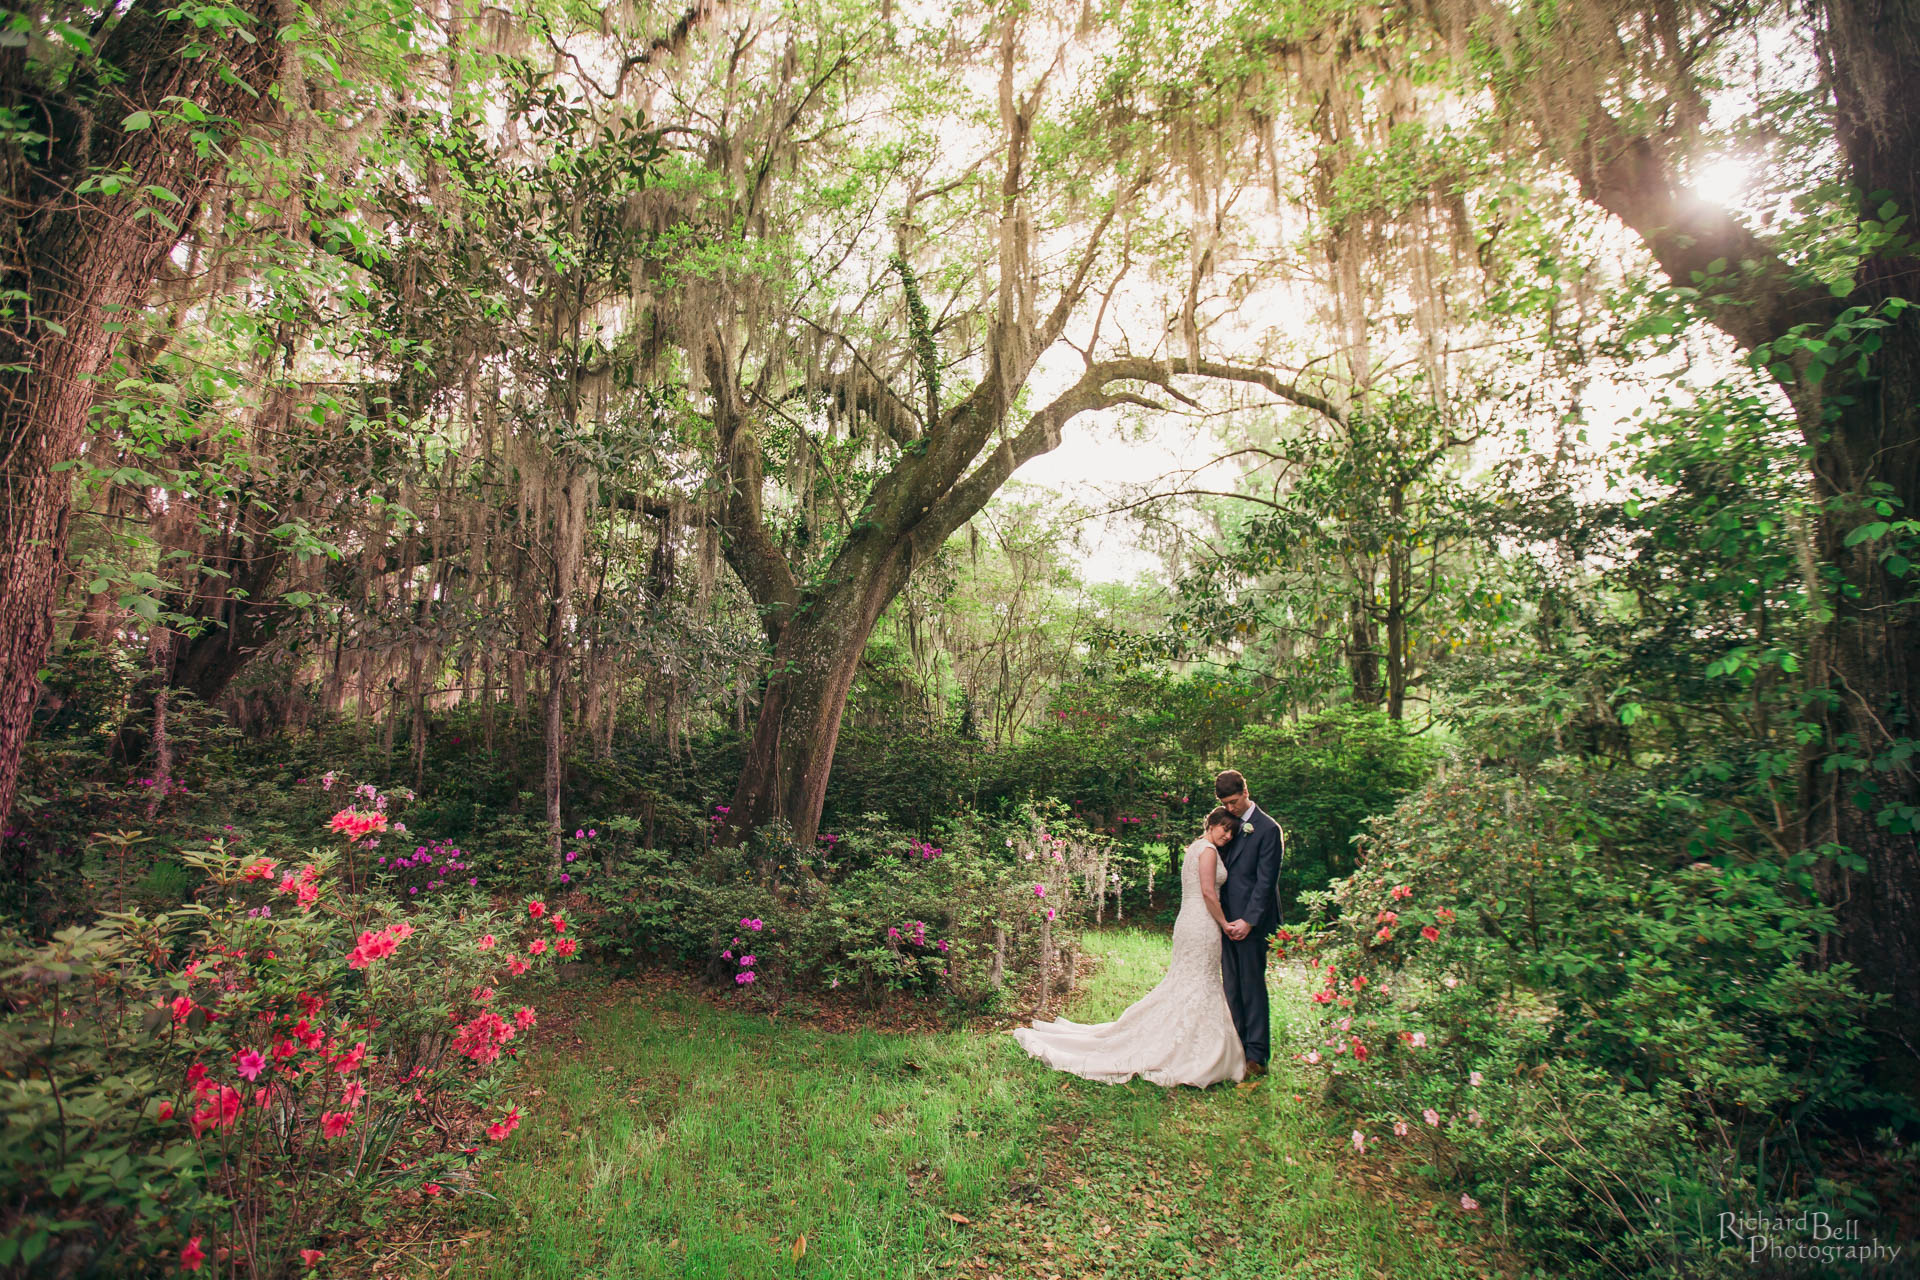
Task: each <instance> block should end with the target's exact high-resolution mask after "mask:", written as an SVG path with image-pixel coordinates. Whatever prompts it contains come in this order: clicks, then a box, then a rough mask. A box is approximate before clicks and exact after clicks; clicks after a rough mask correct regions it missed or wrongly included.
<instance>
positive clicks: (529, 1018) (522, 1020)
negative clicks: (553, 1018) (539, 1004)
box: [513, 1004, 539, 1031]
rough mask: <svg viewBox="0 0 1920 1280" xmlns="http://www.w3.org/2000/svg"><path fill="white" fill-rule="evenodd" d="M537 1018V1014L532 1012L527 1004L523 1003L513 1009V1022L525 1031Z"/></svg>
mask: <svg viewBox="0 0 1920 1280" xmlns="http://www.w3.org/2000/svg"><path fill="white" fill-rule="evenodd" d="M538 1020H539V1015H537V1014H536V1013H534V1011H533V1009H532V1008H531V1007H530V1006H528V1005H524V1004H523V1005H521V1006H520V1007H519V1008H518V1009H515V1010H514V1011H513V1021H514V1024H515V1025H516V1026H518V1027H519V1028H520V1029H521V1030H522V1031H525V1030H526V1029H527V1028H528V1027H530V1026H532V1025H533V1024H534V1023H535V1022H536V1021H538Z"/></svg>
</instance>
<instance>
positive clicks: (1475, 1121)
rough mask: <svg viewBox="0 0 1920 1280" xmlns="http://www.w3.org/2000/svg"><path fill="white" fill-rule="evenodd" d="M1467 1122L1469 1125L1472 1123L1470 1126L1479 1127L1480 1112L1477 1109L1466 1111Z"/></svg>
mask: <svg viewBox="0 0 1920 1280" xmlns="http://www.w3.org/2000/svg"><path fill="white" fill-rule="evenodd" d="M1467 1123H1468V1124H1470V1125H1472V1126H1473V1127H1474V1128H1476V1129H1477V1128H1479V1127H1480V1113H1479V1112H1478V1111H1469V1112H1467Z"/></svg>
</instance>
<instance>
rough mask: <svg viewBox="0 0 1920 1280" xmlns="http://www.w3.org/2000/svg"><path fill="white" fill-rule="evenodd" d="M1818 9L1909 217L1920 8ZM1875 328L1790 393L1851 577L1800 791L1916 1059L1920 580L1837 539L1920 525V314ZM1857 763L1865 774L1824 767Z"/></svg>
mask: <svg viewBox="0 0 1920 1280" xmlns="http://www.w3.org/2000/svg"><path fill="white" fill-rule="evenodd" d="M1823 8H1824V16H1825V19H1826V23H1825V25H1826V32H1825V38H1824V40H1823V41H1822V44H1823V46H1824V52H1825V54H1826V57H1827V60H1828V62H1829V65H1830V67H1831V68H1832V78H1833V88H1834V101H1835V106H1836V107H1837V108H1838V109H1837V110H1836V112H1835V122H1836V131H1837V133H1838V135H1839V141H1840V144H1841V147H1842V148H1843V149H1844V151H1845V152H1846V155H1847V159H1848V163H1849V168H1850V169H1851V171H1852V175H1851V176H1852V179H1853V185H1854V187H1855V189H1856V190H1857V191H1858V192H1859V193H1860V196H1861V202H1862V206H1863V208H1862V216H1863V217H1867V218H1875V217H1878V206H1879V204H1880V203H1881V202H1882V201H1884V200H1886V199H1888V198H1891V199H1892V201H1893V203H1894V204H1895V205H1897V206H1898V208H1899V211H1900V213H1901V214H1903V215H1904V216H1906V217H1907V218H1908V219H1909V221H1911V220H1912V219H1913V218H1915V217H1916V216H1920V112H1916V111H1915V110H1914V107H1913V105H1912V103H1911V102H1909V101H1908V100H1906V98H1905V97H1904V96H1903V94H1904V86H1907V85H1910V84H1912V83H1913V80H1914V77H1915V75H1916V74H1920V11H1916V10H1915V9H1914V7H1913V6H1912V5H1910V4H1904V3H1899V2H1898V0H1867V2H1865V3H1848V4H1827V5H1825V6H1823ZM1913 272H1914V259H1913V257H1911V256H1910V253H1909V254H1901V255H1899V256H1881V257H1875V258H1870V259H1868V260H1867V261H1866V262H1865V263H1864V264H1863V266H1862V269H1861V272H1860V278H1859V280H1858V282H1857V287H1856V289H1855V291H1854V293H1853V294H1852V295H1850V296H1849V297H1847V298H1846V299H1845V302H1846V303H1847V304H1852V305H1868V306H1871V305H1876V304H1878V303H1881V302H1883V301H1885V300H1886V299H1889V298H1903V299H1913V298H1914V297H1915V288H1914V279H1913ZM1882 333H1883V335H1884V342H1883V345H1882V347H1881V349H1880V351H1879V352H1878V353H1877V355H1876V356H1875V357H1874V367H1873V373H1874V377H1873V378H1872V379H1871V380H1869V381H1866V382H1864V383H1860V382H1854V381H1849V382H1847V383H1846V384H1845V385H1838V386H1835V385H1829V386H1828V387H1827V388H1825V394H1824V395H1823V394H1821V393H1820V391H1819V390H1818V389H1812V390H1808V391H1805V392H1802V393H1801V394H1798V395H1796V396H1795V401H1796V406H1795V407H1796V408H1797V409H1798V410H1799V412H1800V417H1801V422H1802V425H1803V428H1804V429H1805V431H1806V434H1807V437H1808V442H1809V443H1810V444H1811V445H1812V446H1813V449H1814V461H1813V469H1814V480H1815V485H1816V486H1817V488H1818V491H1819V492H1820V494H1821V496H1822V497H1823V498H1826V499H1828V503H1827V509H1826V511H1825V513H1824V515H1823V517H1822V520H1821V523H1820V529H1819V541H1820V548H1819V550H1820V555H1821V558H1822V559H1823V560H1825V561H1826V562H1827V563H1828V564H1830V565H1833V566H1835V567H1837V568H1838V569H1839V571H1840V574H1841V576H1842V578H1843V579H1844V580H1845V583H1846V586H1845V588H1844V589H1843V590H1840V591H1835V592H1830V593H1829V595H1828V598H1829V601H1830V603H1831V606H1832V609H1833V620H1832V621H1831V622H1830V623H1829V624H1828V625H1827V627H1826V628H1825V629H1824V631H1823V632H1822V634H1821V635H1820V637H1819V639H1818V641H1817V643H1816V645H1815V647H1814V652H1813V662H1812V663H1811V664H1810V670H1809V673H1808V674H1809V678H1810V683H1811V685H1812V687H1813V689H1814V691H1815V694H1816V699H1817V703H1818V705H1819V710H1818V714H1819V715H1820V716H1821V718H1822V719H1823V720H1824V723H1825V728H1826V731H1827V732H1826V741H1825V742H1824V743H1823V744H1821V746H1822V748H1823V749H1822V750H1821V751H1820V752H1819V754H1818V755H1817V756H1813V757H1811V758H1809V760H1808V762H1807V768H1806V771H1805V774H1804V786H1805V791H1806V793H1807V795H1808V797H1809V799H1810V800H1811V803H1810V805H1809V808H1808V816H1809V819H1810V823H1811V829H1810V831H1809V835H1810V837H1811V841H1810V842H1811V843H1825V842H1828V841H1831V842H1832V843H1835V844H1839V845H1842V846H1845V848H1846V849H1847V850H1848V851H1849V852H1850V853H1851V854H1852V855H1853V856H1854V858H1856V859H1858V860H1859V864H1856V865H1857V869H1855V870H1851V871H1849V870H1846V869H1842V868H1834V869H1833V870H1832V871H1831V875H1830V877H1829V883H1828V884H1827V885H1826V886H1824V887H1825V889H1826V897H1827V900H1828V901H1829V902H1831V903H1833V904H1834V905H1835V907H1836V909H1837V911H1838V914H1839V917H1840V936H1839V939H1838V941H1839V945H1838V947H1837V948H1836V951H1837V953H1838V958H1840V959H1844V960H1847V961H1850V962H1851V963H1853V964H1854V965H1856V966H1858V967H1859V969H1860V970H1861V973H1862V974H1863V976H1864V977H1865V979H1866V983H1867V985H1868V986H1869V987H1871V988H1872V989H1873V990H1875V991H1882V992H1885V993H1887V994H1888V995H1889V996H1890V997H1891V1003H1890V1021H1891V1024H1892V1026H1893V1027H1894V1029H1896V1030H1897V1031H1900V1032H1901V1033H1902V1034H1904V1035H1905V1036H1906V1046H1907V1050H1908V1053H1909V1054H1912V1055H1914V1056H1916V1057H1920V1044H1916V1043H1915V1041H1914V1038H1913V1036H1912V1030H1913V1027H1914V1020H1915V1018H1916V1016H1920V923H1916V922H1920V840H1917V839H1916V828H1920V773H1916V758H1915V756H1914V755H1912V754H1909V753H1910V752H1912V751H1913V749H1914V746H1915V739H1917V738H1920V603H1917V602H1916V596H1920V577H1917V571H1916V569H1915V568H1913V567H1907V568H1906V569H1905V570H1904V572H1895V571H1894V570H1893V569H1892V568H1890V567H1889V562H1888V559H1887V555H1888V552H1889V550H1890V548H1889V544H1888V542H1887V541H1885V540H1882V539H1871V538H1870V539H1864V540H1860V541H1856V542H1855V543H1854V545H1852V546H1849V545H1847V544H1848V542H1849V540H1850V539H1851V538H1853V537H1854V534H1855V531H1856V530H1858V529H1860V528H1861V526H1863V525H1866V524H1869V523H1872V522H1876V521H1880V520H1884V519H1892V520H1902V519H1904V520H1915V519H1920V311H1916V310H1908V311H1906V312H1905V313H1904V315H1903V316H1902V317H1901V318H1900V320H1899V322H1898V323H1896V324H1895V325H1893V326H1892V327H1891V328H1888V329H1886V330H1883V331H1882ZM1882 499H1890V500H1891V501H1892V502H1893V503H1894V504H1895V509H1894V511H1893V512H1892V514H1891V516H1883V515H1881V514H1879V513H1878V512H1877V511H1876V510H1875V507H1874V505H1873V504H1874V503H1875V502H1876V501H1878V500H1882ZM1906 555H1907V556H1908V558H1916V557H1913V556H1912V552H1911V551H1910V550H1908V551H1907V552H1906ZM1852 761H1862V762H1864V764H1863V767H1851V768H1847V767H1843V768H1835V767H1834V766H1835V764H1836V763H1838V762H1852ZM1860 864H1863V865H1860Z"/></svg>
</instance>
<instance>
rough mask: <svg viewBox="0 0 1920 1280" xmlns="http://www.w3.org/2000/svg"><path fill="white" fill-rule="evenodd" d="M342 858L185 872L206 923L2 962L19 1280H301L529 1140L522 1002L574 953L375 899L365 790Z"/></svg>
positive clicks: (528, 919)
mask: <svg viewBox="0 0 1920 1280" xmlns="http://www.w3.org/2000/svg"><path fill="white" fill-rule="evenodd" d="M356 798H357V799H359V800H362V801H366V802H367V803H365V804H364V805H363V807H357V808H356V807H353V806H351V805H350V806H349V807H347V808H344V809H341V810H339V812H338V813H336V814H335V815H334V818H333V820H332V823H331V824H330V825H331V827H332V829H333V830H334V831H335V832H337V833H338V834H339V835H340V837H341V843H340V845H339V846H338V847H335V848H331V849H323V850H318V851H312V852H309V853H306V854H304V855H301V856H298V857H294V858H286V859H277V858H270V857H265V856H260V855H257V854H253V853H249V852H238V851H235V850H232V849H229V848H227V847H226V846H224V845H223V844H220V843H216V844H215V845H214V846H213V847H210V848H209V849H207V850H205V851H204V852H198V853H191V854H187V855H185V857H184V860H185V863H186V865H187V866H188V867H189V868H190V869H191V870H192V871H193V872H194V873H195V875H196V876H197V877H198V890H197V894H196V897H195V898H194V900H192V901H189V902H186V903H184V904H181V905H179V906H177V907H176V908H175V909H173V910H170V911H165V912H161V913H158V914H154V915H147V914H143V913H142V912H140V911H138V910H130V911H126V912H115V913H110V914H107V915H104V916H102V917H101V918H100V919H99V920H98V921H97V922H96V923H94V924H93V925H90V926H85V927H82V926H75V927H72V928H68V929H64V930H62V931H60V932H59V933H58V934H57V935H55V936H54V937H53V938H52V939H50V940H49V941H46V942H44V943H41V944H37V945H36V944H32V943H28V942H26V941H23V940H21V939H20V938H18V937H17V936H9V937H8V938H7V939H6V940H5V941H4V943H0V997H3V998H4V1000H5V1002H6V1010H7V1016H6V1017H5V1018H4V1019H0V1176H3V1177H4V1182H5V1185H6V1187H7V1195H6V1197H5V1201H4V1204H3V1205H0V1267H4V1268H9V1269H12V1270H17V1271H20V1272H23V1273H25V1274H45V1275H55V1276H66V1275H81V1274H96V1275H131V1274H148V1273H154V1272H158V1271H162V1270H173V1269H175V1268H182V1269H185V1270H189V1271H192V1270H198V1269H200V1268H201V1267H202V1266H204V1265H207V1264H208V1263H209V1261H211V1262H212V1263H213V1264H214V1265H215V1268H216V1269H217V1270H218V1271H219V1273H221V1274H237V1275H244V1276H255V1277H264V1276H284V1275H298V1274H300V1273H302V1272H303V1271H311V1270H312V1269H314V1268H315V1267H317V1266H318V1265H319V1263H320V1262H321V1261H322V1260H323V1259H324V1257H325V1255H326V1253H327V1251H328V1250H329V1249H330V1248H331V1247H333V1243H334V1241H336V1240H337V1239H339V1238H341V1237H342V1236H344V1235H347V1234H350V1233H352V1232H355V1231H356V1230H360V1229H364V1228H366V1227H368V1226H371V1225H373V1224H376V1223H378V1222H379V1221H380V1220H382V1219H383V1218H385V1217H387V1216H389V1215H391V1214H393V1213H394V1212H396V1211H398V1210H401V1209H404V1208H405V1207H406V1206H408V1205H410V1204H417V1203H419V1202H420V1201H421V1200H423V1199H430V1198H434V1197H438V1196H442V1195H447V1196H452V1195H456V1194H458V1193H460V1192H461V1191H462V1190H464V1189H466V1188H468V1187H470V1186H471V1185H472V1181H473V1176H474V1169H475V1166H476V1165H477V1164H479V1163H480V1162H481V1161H483V1160H484V1159H485V1158H486V1157H487V1155H488V1152H489V1151H490V1149H491V1148H492V1147H493V1146H494V1145H495V1144H496V1143H498V1142H500V1141H503V1140H505V1139H506V1138H507V1137H508V1135H510V1134H511V1133H512V1132H513V1130H514V1128H515V1127H516V1126H517V1125H518V1123H519V1115H518V1111H517V1109H516V1108H515V1107H514V1106H513V1104H512V1102H511V1101H510V1100H509V1099H508V1098H507V1096H506V1094H505V1084H506V1076H507V1072H506V1068H507V1067H509V1066H510V1065H511V1063H512V1062H513V1060H514V1058H515V1055H516V1052H517V1050H518V1049H519V1048H520V1047H521V1046H522V1045H523V1044H525V1043H526V1038H527V1037H528V1036H529V1035H530V1034H531V1033H532V1032H533V1029H534V1027H535V1026H536V1024H537V1021H538V1016H537V1014H536V1012H535V1010H534V1008H533V1007H532V1005H531V1004H529V1003H527V1002H526V1001H527V996H526V994H525V988H527V987H528V986H529V985H530V984H531V983H532V982H533V981H534V980H535V979H536V978H537V977H538V976H539V975H540V972H541V971H542V970H543V969H548V968H550V967H551V964H552V962H553V961H554V960H556V959H559V958H562V957H564V956H567V955H571V954H573V953H574V951H575V950H576V948H577V946H578V942H577V940H576V938H577V930H576V929H575V927H574V926H573V924H572V922H571V921H570V920H568V919H567V918H566V917H565V916H564V915H563V914H558V913H554V912H550V911H548V910H547V908H546V905H545V904H544V903H542V902H537V901H536V902H533V903H531V904H528V905H527V906H525V907H524V908H519V909H515V910H513V911H511V912H506V911H501V910H497V909H494V908H491V907H489V906H488V904H487V903H486V902H485V901H484V900H483V899H482V898H480V897H479V896H478V894H477V893H475V892H473V891H472V890H471V888H470V887H467V886H460V885H448V886H446V887H445V889H444V890H442V891H437V892H435V893H434V894H432V895H430V896H428V897H427V898H425V899H423V900H418V901H414V902H407V903H401V902H396V901H395V900H394V899H393V898H392V896H391V895H390V894H389V893H387V892H384V891H368V887H367V879H368V875H369V871H370V867H371V864H373V863H374V862H375V859H376V858H377V856H378V855H376V854H374V853H373V852H372V851H371V850H368V849H367V848H366V847H365V845H366V844H367V842H369V841H371V840H375V839H378V838H379V833H380V832H383V831H391V830H392V828H393V825H394V824H392V823H391V822H390V821H389V820H388V818H387V815H386V813H385V810H384V804H383V802H384V799H385V798H384V797H382V796H380V795H379V794H378V793H375V792H372V791H371V789H368V790H367V791H365V792H362V793H360V795H359V796H357V797H356Z"/></svg>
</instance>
